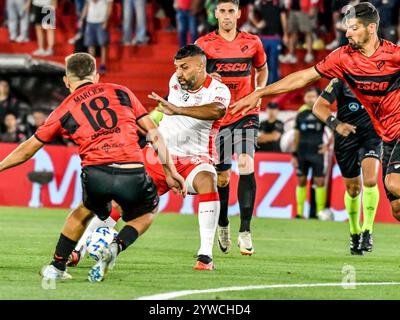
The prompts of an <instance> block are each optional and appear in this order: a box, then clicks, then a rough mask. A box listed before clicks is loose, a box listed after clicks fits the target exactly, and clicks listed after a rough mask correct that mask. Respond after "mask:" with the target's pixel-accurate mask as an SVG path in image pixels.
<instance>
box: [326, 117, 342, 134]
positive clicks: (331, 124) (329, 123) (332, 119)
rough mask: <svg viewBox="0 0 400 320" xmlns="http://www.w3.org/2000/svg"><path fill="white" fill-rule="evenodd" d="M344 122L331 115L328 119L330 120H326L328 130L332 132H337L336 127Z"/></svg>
mask: <svg viewBox="0 0 400 320" xmlns="http://www.w3.org/2000/svg"><path fill="white" fill-rule="evenodd" d="M341 123H342V122H341V121H340V120H338V119H337V118H336V117H335V116H333V115H330V116H329V117H328V119H326V125H327V126H328V128H330V129H332V130H334V131H335V130H336V127H337V126H338V125H339V124H341Z"/></svg>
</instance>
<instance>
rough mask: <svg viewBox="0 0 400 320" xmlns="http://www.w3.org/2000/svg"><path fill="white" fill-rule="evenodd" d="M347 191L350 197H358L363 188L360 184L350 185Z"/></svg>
mask: <svg viewBox="0 0 400 320" xmlns="http://www.w3.org/2000/svg"><path fill="white" fill-rule="evenodd" d="M346 191H347V193H348V194H349V196H350V197H352V198H354V197H357V196H358V195H359V194H360V192H361V186H360V185H359V184H358V183H350V184H348V185H347V186H346Z"/></svg>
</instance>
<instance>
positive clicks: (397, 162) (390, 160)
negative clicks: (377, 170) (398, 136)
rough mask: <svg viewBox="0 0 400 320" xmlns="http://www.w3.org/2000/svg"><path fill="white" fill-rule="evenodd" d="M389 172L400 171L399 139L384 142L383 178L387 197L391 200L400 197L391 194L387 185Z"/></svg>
mask: <svg viewBox="0 0 400 320" xmlns="http://www.w3.org/2000/svg"><path fill="white" fill-rule="evenodd" d="M389 173H400V144H399V142H398V141H397V140H394V141H391V142H383V159H382V179H383V185H384V186H385V192H386V197H387V198H388V199H389V201H390V202H392V201H395V200H398V199H400V198H398V197H396V196H395V195H393V194H391V193H390V192H389V191H388V189H386V185H385V177H386V175H387V174H389Z"/></svg>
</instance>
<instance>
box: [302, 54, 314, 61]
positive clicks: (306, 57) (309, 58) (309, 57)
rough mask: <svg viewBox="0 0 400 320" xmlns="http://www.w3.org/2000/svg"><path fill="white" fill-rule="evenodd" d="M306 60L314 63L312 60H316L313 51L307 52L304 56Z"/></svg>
mask: <svg viewBox="0 0 400 320" xmlns="http://www.w3.org/2000/svg"><path fill="white" fill-rule="evenodd" d="M304 62H305V63H312V62H314V55H313V54H312V53H307V54H306V55H305V56H304Z"/></svg>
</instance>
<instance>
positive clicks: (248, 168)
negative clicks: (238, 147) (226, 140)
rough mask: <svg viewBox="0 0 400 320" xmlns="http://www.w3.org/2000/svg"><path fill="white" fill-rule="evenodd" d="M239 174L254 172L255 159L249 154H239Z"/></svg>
mask: <svg viewBox="0 0 400 320" xmlns="http://www.w3.org/2000/svg"><path fill="white" fill-rule="evenodd" d="M238 167H239V174H251V173H253V172H254V160H253V158H252V157H251V156H249V155H248V154H241V155H239V159H238Z"/></svg>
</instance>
